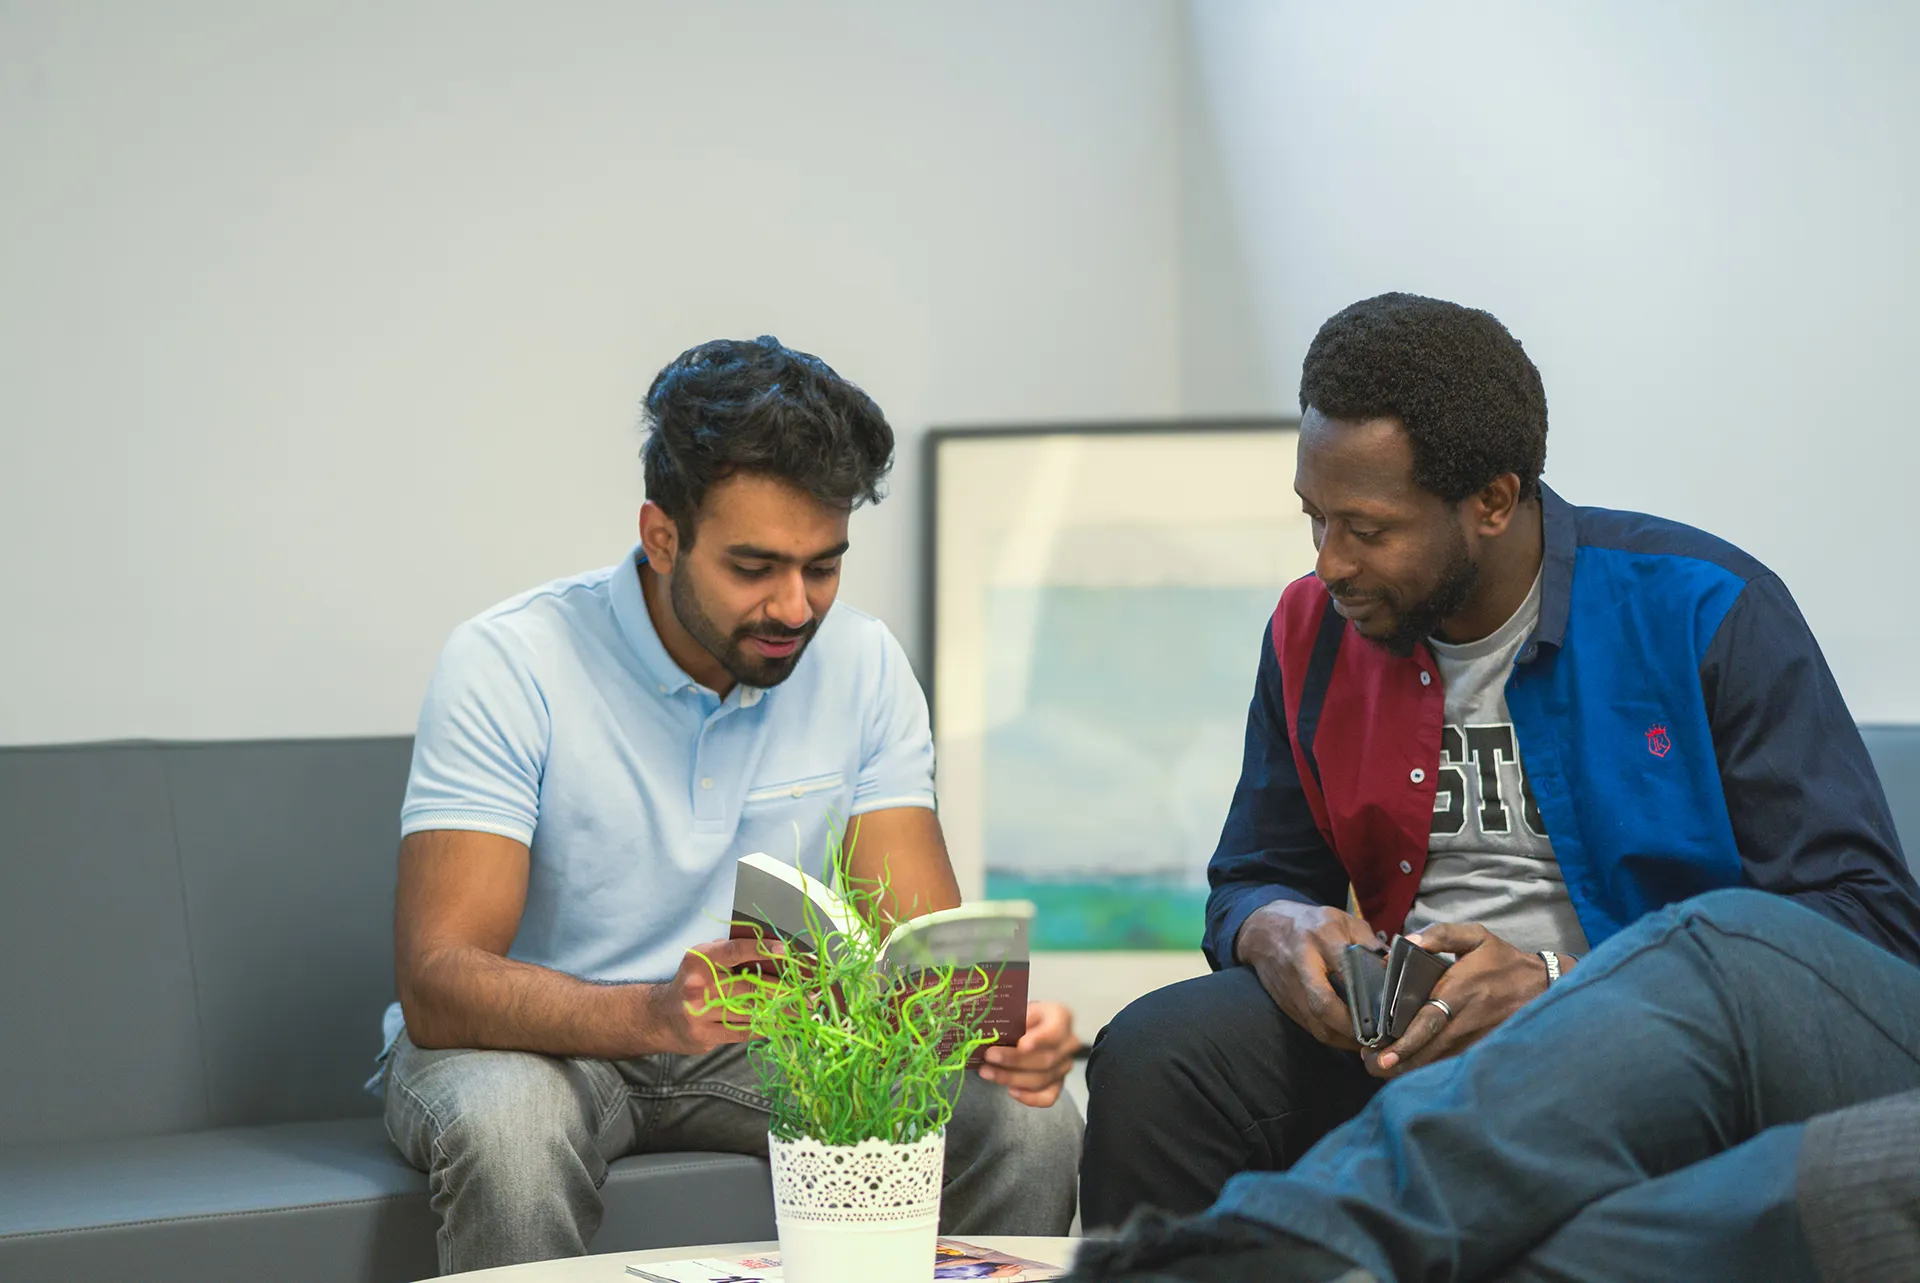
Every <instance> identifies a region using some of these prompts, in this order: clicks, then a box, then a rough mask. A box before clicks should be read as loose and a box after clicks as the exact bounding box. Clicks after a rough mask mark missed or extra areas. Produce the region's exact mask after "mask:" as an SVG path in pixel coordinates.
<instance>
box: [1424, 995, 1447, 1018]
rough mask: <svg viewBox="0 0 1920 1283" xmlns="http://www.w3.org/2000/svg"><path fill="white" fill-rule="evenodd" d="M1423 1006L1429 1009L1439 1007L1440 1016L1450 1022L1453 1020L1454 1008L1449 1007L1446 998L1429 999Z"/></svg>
mask: <svg viewBox="0 0 1920 1283" xmlns="http://www.w3.org/2000/svg"><path fill="white" fill-rule="evenodd" d="M1423 1005H1424V1006H1428V1007H1438V1008H1440V1014H1441V1016H1442V1017H1444V1018H1445V1019H1448V1020H1452V1019H1453V1008H1452V1007H1449V1006H1448V1005H1447V1000H1446V999H1445V998H1429V999H1427V1000H1426V1002H1425V1003H1424V1004H1423Z"/></svg>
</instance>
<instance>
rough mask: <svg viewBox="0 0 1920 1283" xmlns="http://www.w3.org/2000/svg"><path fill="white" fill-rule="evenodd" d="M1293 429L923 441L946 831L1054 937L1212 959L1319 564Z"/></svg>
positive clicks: (971, 887)
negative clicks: (1236, 831) (1268, 686)
mask: <svg viewBox="0 0 1920 1283" xmlns="http://www.w3.org/2000/svg"><path fill="white" fill-rule="evenodd" d="M1297 435H1298V434H1297V429H1296V424H1295V423H1294V422H1292V421H1247V422H1210V423H1184V424H1183V423H1169V424H1164V425H1161V424H1145V425H1143V424H1129V425H1115V426H1108V427H1097V426H1096V427H1035V428H992V429H974V430H969V429H938V430H935V431H933V432H931V433H930V434H929V435H928V440H927V446H926V449H927V469H926V473H925V476H926V484H927V488H928V494H927V503H926V513H927V520H928V526H929V530H928V539H927V545H926V546H927V550H928V557H929V560H930V563H931V564H930V565H929V566H928V573H927V578H926V582H927V590H928V599H927V603H926V611H927V614H928V618H927V620H926V633H925V635H926V636H927V637H928V638H930V639H931V646H932V653H931V656H930V661H931V662H930V664H929V672H928V676H929V678H930V680H931V683H932V692H933V700H932V704H933V717H934V742H935V746H936V749H937V752H938V771H939V787H940V814H941V824H942V827H943V828H944V829H945V831H946V836H947V842H948V844H949V847H950V849H951V851H952V854H953V861H954V868H955V872H956V873H957V874H958V875H959V877H960V882H961V890H962V892H963V893H964V894H966V895H968V896H969V897H973V896H978V895H981V894H985V895H987V896H989V897H992V898H996V899H999V898H1018V899H1028V900H1032V901H1034V902H1035V903H1036V904H1037V905H1038V906H1039V908H1040V913H1039V916H1038V918H1037V919H1036V920H1035V927H1034V940H1033V944H1034V947H1035V948H1036V949H1040V950H1064V951H1080V952H1085V951H1115V950H1124V951H1143V950H1146V951H1151V950H1183V951H1189V952H1193V951H1197V949H1198V947H1199V940H1200V933H1201V928H1202V925H1203V922H1204V906H1205V903H1206V895H1207V885H1206V865H1207V859H1208V857H1209V856H1210V855H1211V854H1212V853H1213V848H1214V845H1215V843H1216V842H1217V841H1218V839H1219V836H1220V826H1221V822H1222V821H1223V820H1224V819H1225V817H1226V813H1227V805H1228V803H1229V801H1230V800H1231V798H1232V796H1233V788H1234V784H1235V782H1236V781H1237V780H1238V778H1239V774H1240V760H1241V751H1242V748H1243V745H1244V740H1245V732H1246V717H1247V705H1248V701H1249V700H1250V699H1251V697H1252V694H1253V686H1254V674H1255V671H1256V666H1257V664H1258V660H1259V650H1258V647H1259V646H1260V645H1261V644H1262V638H1263V636H1264V633H1265V628H1266V625H1267V621H1268V620H1269V618H1270V617H1271V615H1272V613H1273V608H1274V605H1275V603H1276V602H1278V600H1279V597H1280V590H1281V589H1282V588H1283V587H1284V586H1285V585H1286V584H1287V583H1288V582H1289V581H1291V580H1293V579H1295V578H1297V577H1298V576H1300V575H1302V574H1305V573H1307V572H1308V571H1310V570H1311V569H1312V568H1313V542H1312V537H1311V532H1310V529H1309V526H1308V523H1307V520H1306V518H1305V517H1304V516H1303V515H1302V514H1301V512H1300V504H1299V500H1298V499H1296V498H1295V497H1294V494H1293V463H1294V447H1295V441H1296V438H1297ZM1196 956H1197V955H1196ZM1118 961H1119V960H1118V959H1115V962H1116V963H1117V962H1118Z"/></svg>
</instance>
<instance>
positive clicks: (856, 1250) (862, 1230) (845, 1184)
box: [767, 1132, 947, 1283]
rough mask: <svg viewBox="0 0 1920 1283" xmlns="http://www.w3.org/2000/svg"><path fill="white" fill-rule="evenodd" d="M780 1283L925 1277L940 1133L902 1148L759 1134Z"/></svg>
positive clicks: (941, 1160)
mask: <svg viewBox="0 0 1920 1283" xmlns="http://www.w3.org/2000/svg"><path fill="white" fill-rule="evenodd" d="M767 1153H768V1158H769V1159H770V1161H771V1164H772V1167H773V1209H774V1214H775V1216H776V1217H777V1218H778V1220H779V1223H780V1267H781V1272H782V1273H783V1274H784V1275H785V1277H786V1279H787V1283H848V1280H855V1279H857V1280H863V1281H864V1280H872V1281H873V1283H882V1280H884V1281H885V1283H893V1280H896V1279H898V1280H901V1283H922V1281H923V1280H931V1279H932V1278H933V1244H934V1240H935V1238H937V1237H938V1235H939V1230H940V1178H941V1173H942V1172H943V1170H944V1168H945V1164H946V1156H947V1138H946V1133H944V1132H938V1133H935V1134H934V1135H932V1136H928V1137H926V1138H924V1139H922V1140H918V1141H914V1142H912V1143H911V1144H906V1145H896V1144H894V1143H893V1142H891V1141H884V1140H863V1141H861V1142H860V1143H859V1144H858V1145H822V1144H821V1143H820V1142H818V1141H815V1140H808V1139H805V1138H802V1139H800V1140H781V1139H780V1138H779V1137H778V1136H768V1137H767Z"/></svg>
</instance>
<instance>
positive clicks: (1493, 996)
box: [1364, 923, 1547, 1078]
mask: <svg viewBox="0 0 1920 1283" xmlns="http://www.w3.org/2000/svg"><path fill="white" fill-rule="evenodd" d="M1408 938H1409V939H1410V940H1412V941H1413V943H1415V944H1417V945H1419V946H1420V947H1421V948H1422V949H1426V950H1428V951H1429V952H1432V953H1451V954H1454V955H1456V957H1457V958H1458V961H1456V962H1455V963H1454V964H1453V965H1452V966H1451V967H1448V968H1447V970H1446V973H1445V974H1444V975H1442V976H1441V977H1440V982H1439V983H1438V984H1436V985H1435V986H1434V987H1433V996H1434V997H1436V998H1439V999H1440V1000H1441V1001H1443V1002H1445V1003H1446V1004H1447V1006H1449V1007H1451V1008H1453V1014H1452V1015H1451V1016H1449V1015H1447V1014H1446V1013H1445V1012H1443V1011H1441V1010H1440V1008H1438V1007H1434V1006H1423V1007H1421V1008H1420V1014H1418V1015H1417V1016H1415V1017H1414V1018H1413V1023H1412V1024H1410V1025H1408V1026H1407V1032H1406V1033H1404V1034H1402V1035H1400V1037H1399V1039H1398V1040H1397V1041H1395V1042H1393V1043H1391V1044H1389V1045H1388V1046H1386V1047H1382V1048H1380V1049H1378V1050H1374V1051H1368V1052H1365V1053H1364V1057H1365V1060H1366V1063H1367V1072H1368V1073H1370V1074H1372V1075H1373V1076H1374V1077H1376V1078H1398V1077H1399V1076H1400V1075H1401V1074H1404V1073H1406V1072H1407V1071H1408V1070H1410V1069H1418V1068H1420V1066H1422V1065H1430V1064H1432V1063H1433V1062H1434V1061H1436V1060H1445V1059H1446V1058H1447V1057H1448V1056H1455V1055H1458V1054H1459V1053H1461V1052H1463V1051H1465V1050H1466V1049H1467V1048H1468V1047H1471V1046H1472V1045H1473V1044H1474V1043H1476V1042H1479V1041H1480V1040H1481V1039H1482V1038H1484V1037H1486V1036H1487V1035H1488V1034H1490V1033H1492V1032H1493V1031H1494V1029H1496V1028H1497V1027H1498V1026H1499V1024H1500V1022H1501V1021H1503V1020H1505V1019H1506V1018H1507V1017H1508V1016H1511V1015H1512V1014H1513V1013H1514V1012H1516V1011H1518V1010H1520V1008H1521V1007H1524V1006H1525V1005H1526V1004H1527V1003H1528V1002H1530V1001H1531V1000H1532V999H1534V998H1537V997H1539V996H1540V995H1541V994H1543V993H1545V992H1546V990H1547V964H1546V962H1545V961H1543V960H1542V959H1541V957H1540V955H1539V954H1537V953H1522V952H1521V951H1520V950H1518V949H1516V948H1514V947H1513V946H1512V945H1510V944H1508V943H1507V942H1506V941H1505V940H1502V939H1501V938H1500V937H1499V936H1497V935H1495V934H1493V932H1491V931H1489V930H1487V929H1486V928H1485V927H1483V926H1479V925H1478V924H1472V923H1439V924H1436V925H1434V926H1431V927H1428V928H1427V929H1426V930H1425V931H1422V932H1420V933H1419V934H1418V935H1415V936H1409V937H1408Z"/></svg>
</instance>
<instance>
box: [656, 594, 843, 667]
mask: <svg viewBox="0 0 1920 1283" xmlns="http://www.w3.org/2000/svg"><path fill="white" fill-rule="evenodd" d="M667 600H668V601H669V602H671V603H672V605H673V617H674V618H675V619H677V620H679V621H680V626H681V627H682V628H684V629H686V630H687V632H688V633H689V634H691V635H692V637H693V639H694V640H695V641H697V642H699V643H700V646H701V648H702V649H704V650H705V651H706V652H707V653H708V654H709V655H712V656H713V657H714V658H715V659H716V660H718V661H719V662H720V666H721V667H722V668H724V669H726V670H727V672H728V673H729V674H731V675H732V677H733V680H734V681H736V682H739V683H740V684H741V685H743V686H759V687H762V688H765V687H769V686H778V685H779V684H780V683H781V682H784V681H786V680H787V678H789V677H791V676H793V668H794V665H795V664H798V663H799V662H800V656H802V655H804V654H806V653H807V643H808V642H810V641H812V640H813V634H814V633H815V632H817V631H818V630H819V628H820V621H819V620H818V619H815V620H813V621H812V622H811V623H809V624H808V625H807V626H806V627H804V628H800V629H790V628H781V627H778V626H777V625H769V624H763V625H761V626H759V627H757V628H736V629H735V630H734V631H733V632H731V633H724V632H721V631H720V629H719V627H718V626H717V625H716V624H715V623H714V622H713V620H712V618H711V617H710V616H709V615H708V614H707V612H706V611H705V610H703V609H702V608H701V606H700V599H699V598H698V597H696V596H694V593H693V584H692V582H691V579H690V577H689V576H688V575H686V574H685V573H681V574H677V575H669V576H668V577H667ZM750 637H764V638H766V639H767V640H768V641H793V640H796V639H797V640H798V641H799V643H800V644H799V645H798V646H796V647H794V648H793V653H792V654H791V655H783V656H781V657H780V658H778V659H769V658H767V657H766V656H763V655H756V654H754V653H753V652H752V651H751V650H749V649H748V648H747V639H748V638H750Z"/></svg>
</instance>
